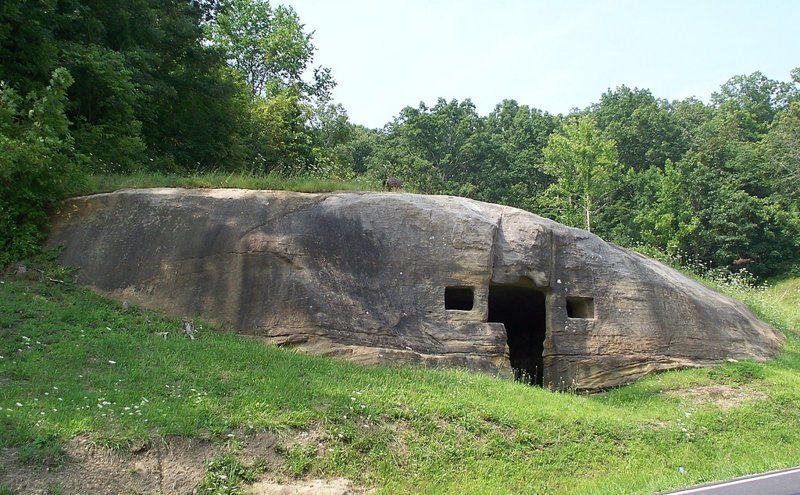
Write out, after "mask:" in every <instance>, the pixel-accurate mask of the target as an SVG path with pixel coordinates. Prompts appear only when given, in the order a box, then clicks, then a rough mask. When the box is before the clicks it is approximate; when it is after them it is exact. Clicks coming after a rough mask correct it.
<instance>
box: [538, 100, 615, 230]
mask: <svg viewBox="0 0 800 495" xmlns="http://www.w3.org/2000/svg"><path fill="white" fill-rule="evenodd" d="M544 158H545V161H544V170H545V171H546V172H547V173H548V174H550V175H551V176H552V177H553V180H554V182H553V183H552V184H551V185H550V186H549V187H548V188H547V190H546V191H545V196H546V198H547V200H548V201H549V202H550V204H551V205H552V206H551V208H552V209H551V212H552V213H553V214H554V216H555V217H556V219H557V220H559V221H561V222H563V223H566V224H569V225H573V226H582V227H583V228H584V229H586V230H588V231H590V232H591V231H592V224H593V221H594V217H595V215H598V214H601V213H602V212H603V210H604V209H605V208H606V207H607V206H608V205H609V199H610V198H611V196H612V194H613V192H614V190H615V188H616V187H617V184H618V179H619V175H620V172H621V167H620V164H619V161H618V160H617V152H616V149H615V147H614V141H613V140H610V139H606V138H605V137H603V135H602V134H601V132H600V131H599V129H598V128H597V124H596V122H595V120H594V118H593V117H591V116H589V115H583V116H580V117H578V118H577V119H572V120H571V121H568V122H565V123H564V125H563V126H562V127H561V129H559V130H558V131H556V132H554V133H553V134H552V135H551V136H550V138H549V139H548V142H547V146H546V147H545V148H544Z"/></svg>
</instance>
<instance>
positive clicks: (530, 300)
mask: <svg viewBox="0 0 800 495" xmlns="http://www.w3.org/2000/svg"><path fill="white" fill-rule="evenodd" d="M489 321H490V322H495V323H502V324H503V325H504V326H505V328H506V335H507V337H508V352H509V357H510V360H511V368H513V369H514V378H515V379H516V380H517V381H521V382H524V383H528V384H530V385H539V386H541V385H542V384H543V370H544V359H543V358H542V352H543V351H544V339H545V337H546V334H547V314H546V309H545V294H544V292H543V291H541V290H540V289H537V288H536V287H535V286H534V285H533V282H531V281H530V280H528V279H526V278H522V279H520V281H519V282H517V283H516V284H491V285H489Z"/></svg>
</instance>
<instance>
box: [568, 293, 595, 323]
mask: <svg viewBox="0 0 800 495" xmlns="http://www.w3.org/2000/svg"><path fill="white" fill-rule="evenodd" d="M567 316H568V317H570V318H583V319H587V320H593V319H594V298H591V297H567Z"/></svg>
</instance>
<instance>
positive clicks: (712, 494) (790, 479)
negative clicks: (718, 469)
mask: <svg viewBox="0 0 800 495" xmlns="http://www.w3.org/2000/svg"><path fill="white" fill-rule="evenodd" d="M664 495H800V467H796V468H791V469H784V470H782V471H772V472H769V473H763V474H756V475H753V476H745V477H742V478H736V479H733V480H729V481H721V482H719V483H709V484H707V485H701V486H696V487H693V488H686V489H683V490H679V491H676V492H669V493H668V494H664Z"/></svg>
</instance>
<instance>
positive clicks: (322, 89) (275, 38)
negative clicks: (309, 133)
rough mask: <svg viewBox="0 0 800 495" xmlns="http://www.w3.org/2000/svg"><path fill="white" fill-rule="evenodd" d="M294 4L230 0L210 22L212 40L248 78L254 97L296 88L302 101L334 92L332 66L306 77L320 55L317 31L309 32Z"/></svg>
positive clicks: (226, 0)
mask: <svg viewBox="0 0 800 495" xmlns="http://www.w3.org/2000/svg"><path fill="white" fill-rule="evenodd" d="M303 28H304V26H303V24H301V23H300V19H299V18H298V17H297V14H296V13H295V11H294V10H293V9H292V8H291V7H287V6H283V5H279V6H277V7H275V8H273V7H272V6H271V5H270V4H269V2H268V1H267V0H224V1H222V2H221V5H220V8H219V10H218V13H217V15H216V17H215V19H214V21H213V22H212V23H211V25H210V33H211V40H212V41H213V43H214V44H215V45H216V46H218V47H219V48H220V49H222V50H223V52H224V53H225V55H226V57H227V59H228V63H229V64H230V65H231V66H232V67H233V68H235V69H236V70H237V71H238V73H239V74H241V76H242V77H243V78H244V80H245V81H247V84H248V86H249V87H250V89H251V91H252V96H253V97H254V98H256V97H267V98H269V97H272V96H274V95H276V94H279V93H283V92H285V91H287V90H292V91H293V93H294V94H295V95H297V96H298V97H300V99H306V98H318V99H322V100H326V99H328V98H329V96H330V91H331V89H332V88H333V85H334V82H333V79H332V77H331V74H330V70H329V69H328V68H325V67H315V68H314V69H313V73H314V75H313V80H312V81H311V82H306V81H305V80H304V79H303V75H304V73H305V71H306V69H308V68H309V67H310V66H311V64H312V62H313V57H314V45H313V44H312V42H311V37H312V33H306V32H304V30H303Z"/></svg>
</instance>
